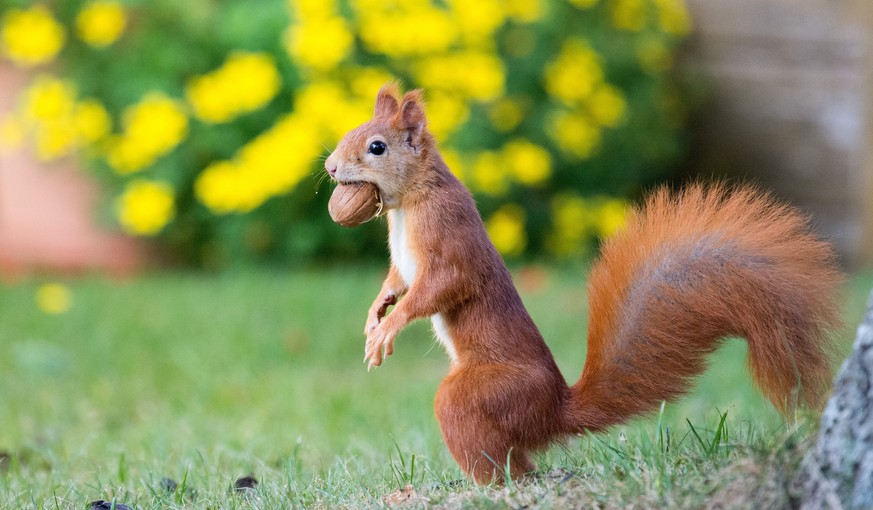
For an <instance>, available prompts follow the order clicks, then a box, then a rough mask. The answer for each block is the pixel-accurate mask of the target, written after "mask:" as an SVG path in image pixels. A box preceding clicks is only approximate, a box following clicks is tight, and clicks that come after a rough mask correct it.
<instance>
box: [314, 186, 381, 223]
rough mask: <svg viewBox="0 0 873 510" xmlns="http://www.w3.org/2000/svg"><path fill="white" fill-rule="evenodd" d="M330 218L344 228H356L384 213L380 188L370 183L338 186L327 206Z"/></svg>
mask: <svg viewBox="0 0 873 510" xmlns="http://www.w3.org/2000/svg"><path fill="white" fill-rule="evenodd" d="M327 211H328V212H329V213H330V217H331V218H332V219H333V221H335V222H336V223H338V224H339V225H342V226H343V227H356V226H358V225H360V224H361V223H364V222H367V221H370V220H371V219H373V218H375V217H376V216H378V215H379V213H381V212H382V199H381V198H380V197H379V188H377V187H376V186H375V185H374V184H372V183H369V182H355V183H352V184H338V185H337V187H336V188H335V189H334V190H333V194H332V195H331V196H330V202H329V203H328V204H327Z"/></svg>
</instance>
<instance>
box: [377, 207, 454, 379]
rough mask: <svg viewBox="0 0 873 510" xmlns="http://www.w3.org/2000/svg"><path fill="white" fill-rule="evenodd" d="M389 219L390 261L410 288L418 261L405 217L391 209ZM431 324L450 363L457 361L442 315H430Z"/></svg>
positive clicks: (447, 327) (401, 212)
mask: <svg viewBox="0 0 873 510" xmlns="http://www.w3.org/2000/svg"><path fill="white" fill-rule="evenodd" d="M388 215H389V219H390V220H391V232H390V233H389V236H388V246H389V247H390V248H391V261H392V263H393V264H394V267H396V268H397V271H399V272H400V277H401V278H403V281H404V282H406V285H409V286H411V285H412V282H413V280H415V274H416V271H417V270H418V261H417V260H415V252H413V251H412V249H410V247H409V239H408V237H407V231H406V217H405V214H404V212H403V210H402V209H392V210H390V211H388ZM430 319H431V322H432V323H433V332H434V334H435V335H436V337H437V340H439V342H440V343H441V344H442V345H443V348H444V349H445V350H446V353H447V354H448V355H449V358H451V360H452V363H454V362H455V361H457V359H458V353H457V351H456V350H455V342H454V340H452V335H451V333H450V332H449V326H448V325H447V324H446V320H445V318H444V317H443V316H442V314H439V313H438V314H435V315H431V317H430Z"/></svg>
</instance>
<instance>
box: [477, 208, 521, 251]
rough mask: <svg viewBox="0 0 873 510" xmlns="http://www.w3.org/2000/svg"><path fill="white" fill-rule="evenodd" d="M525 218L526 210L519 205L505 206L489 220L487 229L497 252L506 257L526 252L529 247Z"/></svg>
mask: <svg viewBox="0 0 873 510" xmlns="http://www.w3.org/2000/svg"><path fill="white" fill-rule="evenodd" d="M524 218H525V214H524V209H522V208H521V206H519V205H517V204H507V205H504V206H502V207H501V208H500V209H498V210H497V211H496V212H495V213H494V214H492V215H491V217H490V218H488V221H487V222H486V223H485V228H486V229H487V230H488V236H489V237H490V238H491V242H492V243H494V247H495V248H497V251H499V252H500V253H502V254H503V255H506V256H516V255H521V254H522V253H523V252H524V248H525V246H526V245H527V234H526V233H525V230H524Z"/></svg>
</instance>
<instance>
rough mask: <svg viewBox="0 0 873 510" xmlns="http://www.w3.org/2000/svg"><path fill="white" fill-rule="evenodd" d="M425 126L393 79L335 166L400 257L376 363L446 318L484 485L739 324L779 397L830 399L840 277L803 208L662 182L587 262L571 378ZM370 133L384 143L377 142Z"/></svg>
mask: <svg viewBox="0 0 873 510" xmlns="http://www.w3.org/2000/svg"><path fill="white" fill-rule="evenodd" d="M426 124H427V121H426V118H425V115H424V105H423V102H422V95H421V92H420V91H412V92H408V93H406V94H405V95H404V96H403V97H398V90H397V87H396V85H388V86H386V87H383V89H382V90H380V92H379V95H378V96H377V101H376V110H375V113H374V117H373V120H371V121H370V122H368V123H366V124H364V125H362V126H360V127H358V128H356V129H355V130H353V131H351V132H350V133H349V134H347V135H346V136H345V137H344V138H343V140H341V141H340V143H339V144H338V146H337V149H336V151H334V153H333V154H332V155H331V156H330V157H329V158H328V159H327V161H326V162H325V167H326V169H327V170H328V171H329V172H330V173H331V175H332V176H333V177H334V178H335V179H337V180H339V181H342V182H350V181H368V182H372V183H374V184H376V185H377V186H378V187H379V189H380V192H381V193H382V198H383V202H384V203H385V205H386V207H387V208H388V209H389V232H390V235H389V239H390V244H391V250H392V253H391V259H392V263H391V267H390V270H389V272H388V277H387V278H386V279H385V282H384V284H383V286H382V290H381V291H380V293H379V295H378V296H377V297H376V299H375V300H374V302H373V305H372V306H371V307H370V311H369V314H368V317H367V322H366V326H365V333H366V335H367V343H366V347H365V356H366V359H367V360H369V361H370V365H371V366H378V365H380V364H381V363H382V361H383V359H384V357H385V356H388V355H390V354H391V353H392V352H393V349H394V338H395V337H396V336H397V334H398V333H399V332H400V330H401V329H402V328H403V327H405V326H406V325H407V324H408V323H409V322H411V321H413V320H415V319H418V318H423V317H434V328H435V331H436V332H437V335H438V337H439V338H440V339H441V341H442V342H443V343H444V345H445V346H446V350H447V351H448V352H449V354H450V356H452V364H451V369H450V372H449V374H448V376H447V377H446V378H445V379H444V380H443V382H442V384H441V385H440V388H439V390H438V392H437V395H436V400H435V412H436V415H437V419H438V420H439V423H440V428H441V430H442V433H443V438H444V440H445V442H446V445H447V446H448V448H449V451H450V452H451V453H452V455H453V456H454V458H455V460H456V461H457V462H458V463H459V464H460V466H461V468H462V469H463V470H464V472H465V473H467V474H468V475H469V476H471V477H473V478H474V479H475V480H476V481H477V482H480V483H483V482H488V481H491V480H494V479H501V478H502V476H503V473H504V466H505V465H506V463H507V462H508V466H509V473H510V476H513V477H515V476H518V475H520V474H523V473H525V472H527V471H529V470H531V469H532V468H533V464H532V462H531V460H530V458H529V453H530V452H531V451H534V450H537V449H541V448H544V447H545V446H547V445H548V444H549V443H550V442H552V441H554V440H557V439H560V438H561V437H563V436H566V435H568V434H573V433H578V432H581V431H585V430H590V431H597V430H602V429H604V428H606V427H608V426H610V425H613V424H617V423H622V422H623V421H626V420H627V419H629V418H630V417H632V416H635V415H639V414H643V413H647V412H650V411H652V410H654V409H655V408H656V407H657V406H658V405H659V403H660V402H661V401H662V400H671V399H673V398H675V397H677V396H679V395H681V394H682V393H684V392H685V391H686V390H687V389H688V386H689V385H690V382H691V378H693V376H694V375H696V374H698V373H700V372H701V371H702V370H703V369H704V368H705V360H704V358H705V356H706V354H708V353H710V352H711V351H712V350H714V349H715V348H716V347H717V345H718V343H719V341H720V340H721V339H722V338H723V337H724V336H727V335H741V336H744V337H745V338H747V340H748V342H749V346H750V347H749V359H750V361H749V363H750V366H751V369H752V373H753V375H754V377H755V379H756V381H757V382H758V384H759V385H760V386H761V388H762V390H763V391H764V393H765V394H766V395H767V396H768V397H769V398H770V399H771V400H772V401H773V403H774V405H776V407H777V408H779V409H780V410H782V411H786V410H788V409H789V408H790V407H789V406H790V404H791V403H792V402H793V400H794V397H795V395H796V398H797V399H798V400H800V401H803V402H807V403H809V404H810V405H812V406H814V407H819V406H820V405H821V404H822V401H823V397H824V392H825V388H826V387H827V382H828V378H829V370H830V367H829V361H828V343H827V337H826V332H827V330H828V329H829V328H832V327H834V326H835V325H836V323H837V318H836V317H837V313H836V309H835V306H834V302H835V300H834V289H835V287H836V283H837V282H838V281H839V278H840V277H839V273H838V271H837V270H836V269H835V268H834V256H833V254H832V252H831V250H830V248H829V247H828V245H827V244H825V243H823V242H821V241H819V240H817V239H816V238H815V237H814V236H812V235H811V234H810V233H809V232H808V229H807V225H806V221H805V219H804V218H803V216H802V215H800V214H799V213H797V212H796V211H794V210H793V209H791V208H788V207H786V206H783V205H779V204H778V203H776V202H775V201H774V200H773V199H772V198H770V197H769V196H768V195H766V194H763V193H760V192H757V191H755V190H753V189H751V188H742V187H741V188H737V189H734V190H729V189H727V188H725V187H723V186H715V187H711V188H704V187H703V186H701V185H694V186H691V187H689V188H688V189H686V190H685V191H683V192H681V193H678V194H672V193H669V192H668V191H666V190H663V189H662V190H659V191H657V192H655V193H654V194H653V195H652V196H651V197H650V198H649V200H648V201H647V202H646V205H645V207H644V208H643V209H642V210H640V211H637V212H635V213H634V214H633V215H632V217H631V220H630V223H629V225H628V227H627V228H626V229H625V230H624V231H623V232H622V233H620V234H618V235H617V236H615V237H614V238H613V239H611V240H610V241H609V242H607V243H606V245H605V246H604V248H603V254H602V258H601V260H600V261H599V262H598V263H597V265H596V266H595V267H594V269H593V270H592V273H591V278H590V281H589V294H590V296H589V299H590V305H591V306H590V313H591V320H590V326H589V340H588V342H589V348H588V357H587V360H586V363H585V368H584V371H583V373H582V376H581V378H580V379H579V381H578V382H577V383H576V384H575V385H573V386H572V387H568V385H567V383H566V382H565V381H564V379H563V377H562V376H561V374H560V372H559V370H558V367H557V365H556V364H555V361H554V359H553V358H552V355H551V353H550V351H549V349H548V347H547V346H546V344H545V342H544V341H543V339H542V337H541V336H540V333H539V331H538V330H537V328H536V326H535V325H534V323H533V321H532V320H531V318H530V316H529V315H528V313H527V311H526V310H525V308H524V305H523V304H522V302H521V299H520V298H519V296H518V293H517V292H516V290H515V287H514V286H513V283H512V279H511V277H510V275H509V272H508V271H507V270H506V267H505V265H504V264H503V261H502V259H501V258H500V256H499V254H498V253H497V251H496V250H495V249H494V246H493V245H492V244H491V242H490V240H489V239H488V236H487V234H486V232H485V228H484V226H483V224H482V220H481V218H480V216H479V214H478V212H477V210H476V206H475V204H474V202H473V199H472V197H471V195H470V193H469V192H468V191H467V189H466V188H465V187H464V186H463V185H462V184H461V183H460V182H459V181H458V180H457V179H456V178H455V177H454V175H452V173H451V172H450V171H449V170H448V168H447V167H446V165H445V163H444V162H443V160H442V158H441V157H440V155H439V153H438V151H437V149H436V145H435V142H434V140H433V137H432V136H431V135H430V133H429V132H428V131H427V128H426ZM374 140H378V141H381V142H384V143H385V144H386V146H387V150H386V151H385V153H384V154H381V155H374V154H372V153H370V152H368V146H369V144H371V143H372V142H373V141H374ZM392 305H394V308H393V310H392V311H391V312H390V313H388V308H389V307H390V306H392Z"/></svg>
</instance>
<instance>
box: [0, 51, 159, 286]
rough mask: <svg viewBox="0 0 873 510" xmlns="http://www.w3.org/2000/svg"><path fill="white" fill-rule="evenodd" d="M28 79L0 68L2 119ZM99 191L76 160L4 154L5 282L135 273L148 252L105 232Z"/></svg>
mask: <svg viewBox="0 0 873 510" xmlns="http://www.w3.org/2000/svg"><path fill="white" fill-rule="evenodd" d="M28 77H29V76H28V75H27V74H26V73H24V72H23V71H20V70H18V69H16V68H15V67H13V66H11V65H10V64H8V63H5V62H0V114H3V113H6V112H9V111H11V110H12V109H13V108H14V101H15V97H16V95H17V94H18V92H19V91H20V90H21V88H22V87H23V86H24V84H25V83H26V82H27V80H28ZM99 198H100V196H99V189H98V187H97V185H96V184H95V182H94V180H93V179H91V178H89V177H88V176H87V175H86V174H84V173H83V172H81V171H80V169H79V168H78V165H76V164H75V161H72V160H63V161H60V162H56V163H50V164H46V163H42V162H39V161H37V160H36V159H35V158H34V156H33V151H31V150H28V149H25V148H22V149H17V150H12V151H9V152H5V153H3V152H0V277H5V278H9V277H14V276H17V275H20V274H22V273H24V272H29V271H31V270H52V271H67V272H69V271H76V272H78V271H83V270H93V269H101V270H109V271H112V272H115V273H126V272H130V271H132V270H134V269H136V268H138V267H140V266H142V265H143V264H144V263H145V261H146V250H144V249H143V246H142V245H141V244H140V243H138V242H136V241H134V240H132V239H129V238H127V237H125V236H122V235H120V234H115V233H110V232H109V231H108V230H104V229H101V228H100V227H99V226H98V225H97V223H98V222H97V221H96V208H97V205H98V201H99Z"/></svg>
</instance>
